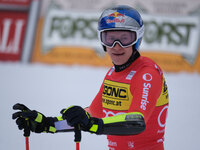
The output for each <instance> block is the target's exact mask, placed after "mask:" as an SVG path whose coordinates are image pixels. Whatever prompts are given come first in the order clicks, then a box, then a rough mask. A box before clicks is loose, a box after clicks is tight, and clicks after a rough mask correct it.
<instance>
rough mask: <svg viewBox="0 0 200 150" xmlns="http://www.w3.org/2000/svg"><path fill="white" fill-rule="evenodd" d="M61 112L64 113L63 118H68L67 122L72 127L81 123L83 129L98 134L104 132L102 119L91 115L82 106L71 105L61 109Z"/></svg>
mask: <svg viewBox="0 0 200 150" xmlns="http://www.w3.org/2000/svg"><path fill="white" fill-rule="evenodd" d="M60 113H61V114H62V118H63V119H66V120H67V123H68V124H69V125H70V126H72V127H75V126H76V125H80V127H81V130H83V131H88V132H92V133H96V134H101V133H102V130H103V129H102V128H103V121H102V119H99V118H94V117H91V115H90V114H89V113H88V112H86V111H85V110H84V109H83V108H82V107H80V106H71V107H69V108H67V109H63V110H61V112H60Z"/></svg>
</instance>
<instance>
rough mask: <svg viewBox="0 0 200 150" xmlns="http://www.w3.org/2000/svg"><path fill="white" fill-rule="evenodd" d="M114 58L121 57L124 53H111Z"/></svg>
mask: <svg viewBox="0 0 200 150" xmlns="http://www.w3.org/2000/svg"><path fill="white" fill-rule="evenodd" d="M113 55H114V56H122V55H124V53H113Z"/></svg>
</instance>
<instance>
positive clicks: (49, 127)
mask: <svg viewBox="0 0 200 150" xmlns="http://www.w3.org/2000/svg"><path fill="white" fill-rule="evenodd" d="M55 121H57V120H56V118H54V117H47V118H46V121H45V129H44V132H47V133H55V132H56V128H55V125H54V123H55Z"/></svg>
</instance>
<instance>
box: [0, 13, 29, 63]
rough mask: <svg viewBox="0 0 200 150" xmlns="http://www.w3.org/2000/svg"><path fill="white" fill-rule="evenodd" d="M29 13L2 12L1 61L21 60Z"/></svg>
mask: <svg viewBox="0 0 200 150" xmlns="http://www.w3.org/2000/svg"><path fill="white" fill-rule="evenodd" d="M27 15H28V14H27V13H24V12H12V11H0V60H13V61H16V60H20V56H21V51H22V46H23V41H24V34H25V30H26V23H27Z"/></svg>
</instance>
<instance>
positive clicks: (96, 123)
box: [88, 117, 103, 134]
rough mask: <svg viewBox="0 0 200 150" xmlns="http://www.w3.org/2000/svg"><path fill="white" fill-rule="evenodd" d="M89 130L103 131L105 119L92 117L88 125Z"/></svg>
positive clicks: (98, 132)
mask: <svg viewBox="0 0 200 150" xmlns="http://www.w3.org/2000/svg"><path fill="white" fill-rule="evenodd" d="M88 131H89V132H91V133H95V134H102V133H103V120H102V119H100V118H94V117H91V118H90V123H89V126H88Z"/></svg>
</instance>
